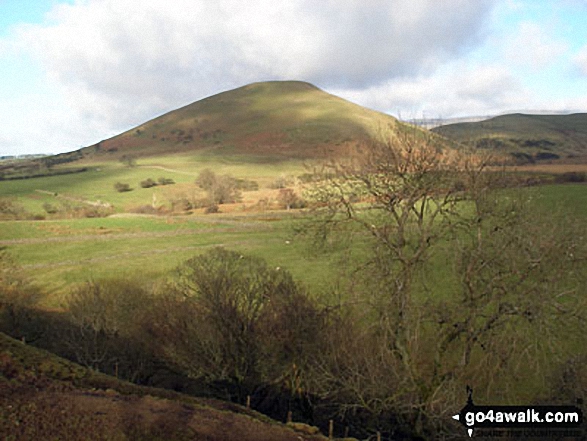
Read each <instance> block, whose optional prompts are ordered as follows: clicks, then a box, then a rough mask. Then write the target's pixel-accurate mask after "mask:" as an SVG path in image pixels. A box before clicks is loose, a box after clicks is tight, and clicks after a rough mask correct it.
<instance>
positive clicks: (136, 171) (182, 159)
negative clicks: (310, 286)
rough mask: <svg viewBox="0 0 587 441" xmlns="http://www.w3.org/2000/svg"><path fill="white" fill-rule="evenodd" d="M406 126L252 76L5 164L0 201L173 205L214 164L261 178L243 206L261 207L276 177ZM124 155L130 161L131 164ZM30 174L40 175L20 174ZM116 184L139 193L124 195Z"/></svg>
mask: <svg viewBox="0 0 587 441" xmlns="http://www.w3.org/2000/svg"><path fill="white" fill-rule="evenodd" d="M405 127H407V126H405V125H403V124H401V123H399V122H398V121H397V120H395V119H394V118H392V117H391V116H389V115H385V114H383V113H379V112H375V111H373V110H369V109H366V108H364V107H361V106H359V105H356V104H353V103H351V102H348V101H346V100H343V99H341V98H339V97H336V96H334V95H330V94H328V93H326V92H324V91H322V90H320V89H318V88H316V87H315V86H312V85H311V84H308V83H303V82H295V81H284V82H278V81H274V82H264V83H255V84H250V85H248V86H244V87H241V88H238V89H235V90H231V91H227V92H224V93H220V94H218V95H215V96H211V97H209V98H206V99H203V100H201V101H198V102H195V103H193V104H190V105H188V106H186V107H183V108H181V109H178V110H175V111H172V112H169V113H167V114H165V115H162V116H160V117H158V118H155V119H154V120H152V121H149V122H146V123H144V124H142V125H141V126H139V127H136V128H134V129H132V130H130V131H128V132H126V133H123V134H121V135H118V136H116V137H114V138H111V139H108V140H105V141H101V142H99V143H97V144H95V145H93V146H90V147H86V148H83V149H81V150H78V151H75V152H71V153H66V154H61V155H56V156H54V157H48V158H42V159H39V160H35V161H23V162H19V163H17V164H13V163H6V164H4V165H2V164H0V198H2V197H13V198H17V199H18V202H19V204H21V205H22V206H23V208H24V210H25V211H26V212H28V213H30V215H31V216H33V215H39V216H40V215H45V214H46V213H45V210H44V208H43V206H44V205H46V204H49V205H53V206H61V205H63V202H64V201H69V202H68V203H69V204H70V205H72V204H77V205H80V204H81V205H84V204H86V205H91V204H92V203H97V202H98V201H100V202H103V203H105V204H108V205H109V206H110V205H111V206H113V211H116V212H121V211H128V210H129V209H132V208H135V207H137V206H141V205H151V204H153V201H154V200H156V201H157V205H159V206H164V205H165V206H167V207H169V206H170V205H171V200H173V199H178V198H184V197H186V196H189V197H192V198H193V197H199V196H198V195H197V194H196V195H195V196H194V194H195V193H194V191H196V190H194V186H193V182H194V179H195V178H196V177H197V176H198V174H199V173H200V172H201V171H202V170H203V169H205V168H210V169H212V170H214V172H215V173H217V174H219V175H221V174H230V175H232V176H233V177H235V178H238V179H248V180H255V181H256V182H257V183H258V184H259V187H260V190H261V191H260V192H256V193H246V194H245V195H243V196H244V200H243V203H244V204H245V205H251V204H252V205H254V204H256V203H257V202H258V201H259V200H261V199H269V200H271V199H275V196H276V194H275V192H273V193H269V194H266V191H265V190H267V189H268V188H271V187H272V186H273V185H272V184H273V183H274V181H275V180H276V179H279V178H284V177H285V178H287V180H288V181H289V182H290V183H289V184H288V186H291V185H292V184H294V183H295V178H296V177H298V176H300V175H301V174H304V173H306V172H308V171H309V170H308V168H309V167H311V166H312V164H314V161H315V160H323V159H324V158H325V157H328V156H334V157H341V156H345V155H346V154H347V152H348V148H350V147H351V146H355V145H356V144H358V143H361V142H364V141H368V140H370V139H373V138H376V137H379V136H381V135H382V134H383V133H386V132H387V131H392V132H393V131H396V130H401V128H405ZM411 130H419V129H415V128H413V129H411ZM123 158H132V163H131V162H124V161H121V160H122V159H123ZM27 176H29V177H31V176H32V177H34V178H33V179H30V178H29V179H22V178H24V177H27ZM161 177H165V178H168V179H172V180H173V181H174V182H175V183H176V184H177V185H173V186H165V187H156V188H150V189H143V188H141V186H140V182H141V181H143V180H146V179H149V178H150V179H154V180H157V179H159V178H161ZM117 182H122V183H126V184H128V185H129V186H130V188H131V189H133V191H129V192H117V191H116V190H115V188H114V184H116V183H117ZM196 193H197V191H196ZM20 217H23V216H20Z"/></svg>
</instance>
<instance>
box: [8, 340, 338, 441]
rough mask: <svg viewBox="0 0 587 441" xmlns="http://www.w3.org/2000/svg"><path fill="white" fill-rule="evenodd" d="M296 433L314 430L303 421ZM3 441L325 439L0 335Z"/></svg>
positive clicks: (252, 413) (228, 406)
mask: <svg viewBox="0 0 587 441" xmlns="http://www.w3.org/2000/svg"><path fill="white" fill-rule="evenodd" d="M296 429H298V430H307V431H308V432H310V431H311V430H309V429H310V427H309V426H304V425H298V426H297V427H296ZM0 438H1V439H8V440H12V439H13V440H43V439H62V440H70V441H73V440H120V441H123V440H146V439H148V440H166V441H173V440H178V441H179V440H181V441H185V440H209V441H231V440H234V441H272V440H283V441H299V440H302V441H320V440H326V437H323V436H321V435H319V434H315V435H309V434H307V433H303V432H300V431H294V430H293V429H292V428H289V427H286V426H285V425H283V424H280V423H277V422H275V421H272V420H270V419H269V418H267V417H264V416H263V415H261V414H258V413H257V412H254V411H251V410H249V409H246V408H244V407H242V406H237V405H235V404H231V403H223V402H220V401H215V400H206V399H196V398H192V397H188V396H186V395H181V394H178V393H175V392H170V391H167V390H162V389H154V388H146V387H141V386H135V385H133V384H130V383H126V382H122V381H119V380H117V379H116V378H113V377H109V376H107V375H103V374H99V373H97V372H94V371H91V370H88V369H86V368H83V367H81V366H79V365H76V364H75V363H71V362H69V361H66V360H64V359H61V358H59V357H57V356H55V355H52V354H50V353H49V352H46V351H43V350H40V349H36V348H34V347H32V346H28V345H24V344H23V343H21V342H19V341H16V340H14V339H12V338H10V337H8V336H6V335H5V334H3V333H0Z"/></svg>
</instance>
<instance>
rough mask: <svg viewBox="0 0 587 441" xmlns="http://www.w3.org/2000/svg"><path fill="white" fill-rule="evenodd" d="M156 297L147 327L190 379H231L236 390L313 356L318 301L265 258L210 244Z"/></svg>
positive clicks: (282, 374)
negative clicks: (169, 288)
mask: <svg viewBox="0 0 587 441" xmlns="http://www.w3.org/2000/svg"><path fill="white" fill-rule="evenodd" d="M159 301H160V302H161V305H160V306H159V307H157V308H155V309H154V311H156V315H155V317H154V318H153V320H151V321H150V323H152V328H151V331H152V333H153V338H154V340H156V341H157V344H158V345H159V349H160V351H161V352H162V353H163V354H165V357H166V358H167V359H168V361H169V362H171V363H172V364H174V365H176V366H178V367H180V368H181V369H182V371H184V373H186V374H188V375H190V376H192V377H194V378H201V379H206V380H208V381H216V382H218V381H225V382H229V383H232V384H234V385H236V386H237V389H238V390H239V392H238V393H240V394H241V395H242V394H244V393H247V392H248V393H250V391H251V388H252V387H254V386H255V385H259V384H261V383H270V382H274V381H276V380H278V379H281V380H283V379H284V378H287V374H288V372H291V371H292V365H296V366H298V367H299V368H300V369H302V368H303V367H304V365H305V364H306V361H307V359H308V358H311V357H312V356H313V355H315V351H313V350H311V349H310V348H311V347H313V345H314V344H316V342H317V341H318V340H319V339H318V336H319V335H320V326H321V321H320V314H319V312H318V310H317V308H315V306H314V305H313V303H312V302H311V301H310V300H309V298H308V296H307V295H306V293H305V291H304V290H303V289H301V288H300V287H299V286H298V285H297V284H296V283H295V282H294V280H293V278H292V277H291V275H290V274H289V273H288V272H287V271H285V270H283V269H280V268H270V267H269V266H268V265H267V263H265V261H263V260H262V259H259V258H255V257H250V256H244V255H242V254H240V253H238V252H234V251H228V250H225V249H223V248H215V249H213V250H210V251H209V252H207V253H205V254H203V255H201V256H197V257H194V258H192V259H190V260H188V261H187V262H185V264H183V265H182V266H180V267H179V268H178V269H177V270H176V278H175V285H174V289H173V290H172V291H170V292H168V293H167V294H166V295H162V296H160V297H159ZM292 392H293V391H292Z"/></svg>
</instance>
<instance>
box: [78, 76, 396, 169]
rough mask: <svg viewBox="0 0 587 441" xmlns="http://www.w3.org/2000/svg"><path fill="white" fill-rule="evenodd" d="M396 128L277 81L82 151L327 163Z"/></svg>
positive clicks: (375, 115)
mask: <svg viewBox="0 0 587 441" xmlns="http://www.w3.org/2000/svg"><path fill="white" fill-rule="evenodd" d="M396 123H397V121H396V120H395V119H394V118H392V117H390V116H388V115H384V114H382V113H379V112H375V111H372V110H369V109H366V108H364V107H361V106H358V105H356V104H353V103H350V102H348V101H346V100H343V99H341V98H338V97H336V96H333V95H330V94H328V93H326V92H323V91H322V90H320V89H318V88H316V87H315V86H312V85H311V84H308V83H303V82H297V81H283V82H278V81H273V82H264V83H254V84H250V85H248V86H244V87H241V88H238V89H235V90H231V91H227V92H223V93H220V94H218V95H214V96H211V97H208V98H206V99H203V100H201V101H197V102H195V103H193V104H190V105H188V106H185V107H183V108H181V109H178V110H175V111H173V112H170V113H167V114H165V115H163V116H160V117H158V118H156V119H154V120H152V121H149V122H147V123H145V124H142V125H141V126H139V127H136V128H134V129H132V130H130V131H128V132H125V133H123V134H121V135H119V136H116V137H114V138H111V139H109V140H105V141H102V142H101V143H99V146H98V145H96V146H92V147H88V148H86V149H84V150H83V151H84V153H85V154H86V155H88V156H92V157H93V156H97V157H109V156H117V157H119V156H121V155H122V154H133V155H137V156H141V157H142V156H160V155H162V154H168V153H177V152H193V151H195V150H201V151H204V152H205V153H206V154H207V155H212V156H215V155H222V156H225V155H227V154H228V155H236V156H239V155H245V156H247V155H249V154H254V155H256V156H257V157H260V158H265V161H266V162H268V163H274V162H276V161H278V160H282V159H284V158H302V159H307V158H313V157H323V156H324V155H325V154H327V153H329V152H333V151H338V150H340V149H341V148H342V147H343V146H344V145H348V144H351V143H354V142H356V141H358V140H361V139H366V138H369V137H371V136H373V135H374V134H375V133H376V132H377V130H378V129H380V128H386V127H387V126H389V125H392V126H393V125H395V124H396Z"/></svg>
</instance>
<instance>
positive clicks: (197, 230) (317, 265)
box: [0, 213, 336, 308]
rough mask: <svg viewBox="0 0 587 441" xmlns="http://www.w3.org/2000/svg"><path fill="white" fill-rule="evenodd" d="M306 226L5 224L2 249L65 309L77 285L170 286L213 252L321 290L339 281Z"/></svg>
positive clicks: (220, 218) (247, 221) (173, 221)
mask: <svg viewBox="0 0 587 441" xmlns="http://www.w3.org/2000/svg"><path fill="white" fill-rule="evenodd" d="M297 222H298V220H297V219H296V218H294V217H293V216H290V215H287V214H286V213H282V214H280V213H270V214H267V215H232V216H227V215H222V214H218V215H206V216H197V215H193V216H182V217H179V216H178V217H158V216H141V215H136V216H133V215H128V216H122V217H117V216H113V217H109V218H98V219H65V220H52V221H4V222H0V247H2V248H4V249H6V250H7V251H8V252H9V253H10V254H11V255H12V256H13V258H14V259H15V260H16V262H17V263H18V264H19V265H21V266H22V268H23V269H24V271H25V274H26V275H27V276H29V278H30V280H32V281H33V282H34V283H35V284H36V285H38V286H39V287H40V288H41V289H42V290H43V292H44V293H45V295H46V297H45V298H44V300H43V302H42V305H44V306H46V307H51V308H54V307H56V308H59V307H60V306H62V303H63V300H64V299H65V297H66V295H67V293H68V292H69V290H70V289H71V288H72V286H74V285H76V284H79V283H83V282H84V281H87V280H90V279H101V278H109V277H117V276H128V277H136V278H140V279H141V280H142V281H149V280H151V281H156V280H159V281H161V280H165V279H166V277H167V276H168V275H169V274H170V273H171V271H172V270H173V269H174V268H175V267H177V266H178V265H179V264H180V263H181V262H183V261H185V260H187V259H189V258H190V257H193V256H194V255H196V254H200V253H202V252H204V251H206V250H207V249H209V248H210V247H214V246H225V247H227V248H230V249H234V250H239V251H242V252H243V253H248V254H252V255H257V256H260V257H263V258H265V259H267V261H268V262H269V263H270V264H271V265H274V266H276V267H278V266H279V267H282V268H287V269H288V270H290V271H291V272H292V274H293V275H294V277H295V278H296V279H298V280H300V281H302V282H303V283H304V284H305V285H307V286H309V287H311V288H312V290H313V291H315V290H316V291H320V290H321V289H325V288H326V284H327V282H329V281H331V280H333V279H334V278H335V272H336V268H335V267H334V266H331V265H330V264H329V261H330V259H331V258H332V256H322V257H321V258H320V259H318V261H317V260H316V259H315V258H312V257H311V256H310V255H309V254H310V252H309V250H308V247H307V245H308V244H307V243H306V242H305V241H303V240H301V239H299V238H298V237H296V235H295V232H294V229H293V226H294V225H295V224H296V223H297Z"/></svg>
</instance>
